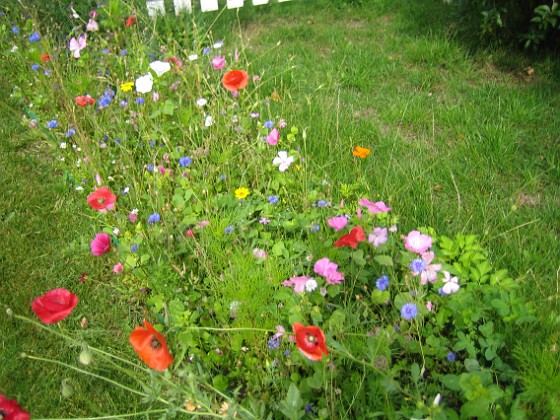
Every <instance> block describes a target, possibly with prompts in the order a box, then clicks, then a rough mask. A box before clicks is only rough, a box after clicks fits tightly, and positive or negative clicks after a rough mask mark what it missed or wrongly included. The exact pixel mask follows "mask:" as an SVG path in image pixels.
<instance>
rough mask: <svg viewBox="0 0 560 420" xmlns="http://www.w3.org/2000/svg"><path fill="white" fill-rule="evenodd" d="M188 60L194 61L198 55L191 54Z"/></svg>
mask: <svg viewBox="0 0 560 420" xmlns="http://www.w3.org/2000/svg"><path fill="white" fill-rule="evenodd" d="M188 58H189V60H190V61H194V60H196V59H197V58H198V54H191V55H189V57H188Z"/></svg>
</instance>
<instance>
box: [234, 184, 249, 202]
mask: <svg viewBox="0 0 560 420" xmlns="http://www.w3.org/2000/svg"><path fill="white" fill-rule="evenodd" d="M248 195H249V189H248V188H245V187H239V188H238V189H236V190H235V198H237V199H238V200H243V199H244V198H245V197H247V196H248Z"/></svg>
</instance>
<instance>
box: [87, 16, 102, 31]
mask: <svg viewBox="0 0 560 420" xmlns="http://www.w3.org/2000/svg"><path fill="white" fill-rule="evenodd" d="M98 30H99V25H98V24H97V22H96V21H95V20H93V19H90V20H89V21H88V23H87V25H86V31H88V32H92V31H93V32H95V31H98Z"/></svg>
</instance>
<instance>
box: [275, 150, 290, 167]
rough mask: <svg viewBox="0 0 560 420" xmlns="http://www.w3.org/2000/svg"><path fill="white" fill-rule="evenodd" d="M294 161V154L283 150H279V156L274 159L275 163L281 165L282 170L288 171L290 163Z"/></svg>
mask: <svg viewBox="0 0 560 420" xmlns="http://www.w3.org/2000/svg"><path fill="white" fill-rule="evenodd" d="M293 162H294V157H293V156H288V152H286V151H284V150H282V151H280V152H278V156H276V157H275V158H274V160H273V161H272V164H273V165H279V167H278V169H279V170H280V172H286V171H287V170H288V168H289V167H290V165H291V164H292V163H293Z"/></svg>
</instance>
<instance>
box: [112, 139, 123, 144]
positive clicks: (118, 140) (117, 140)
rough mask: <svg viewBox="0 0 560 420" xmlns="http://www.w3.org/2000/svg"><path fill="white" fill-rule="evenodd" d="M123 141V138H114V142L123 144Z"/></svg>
mask: <svg viewBox="0 0 560 420" xmlns="http://www.w3.org/2000/svg"><path fill="white" fill-rule="evenodd" d="M121 141H122V140H121V139H119V138H115V140H114V142H115V143H116V144H121Z"/></svg>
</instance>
